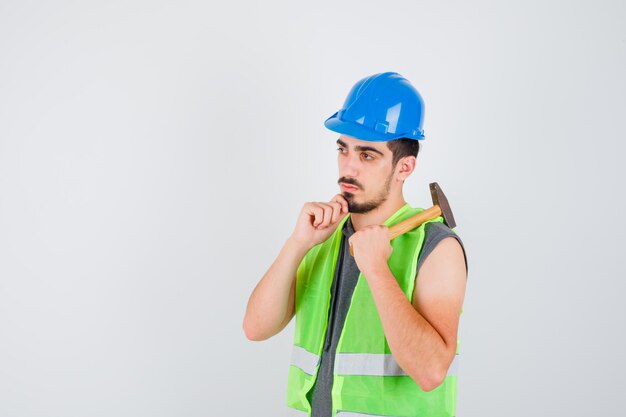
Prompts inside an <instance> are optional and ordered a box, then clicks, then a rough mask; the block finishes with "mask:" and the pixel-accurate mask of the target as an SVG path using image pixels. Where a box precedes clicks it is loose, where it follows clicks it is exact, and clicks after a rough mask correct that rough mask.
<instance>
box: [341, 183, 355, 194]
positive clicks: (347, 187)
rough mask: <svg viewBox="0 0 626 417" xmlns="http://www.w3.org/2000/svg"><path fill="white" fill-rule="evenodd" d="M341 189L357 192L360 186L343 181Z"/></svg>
mask: <svg viewBox="0 0 626 417" xmlns="http://www.w3.org/2000/svg"><path fill="white" fill-rule="evenodd" d="M341 189H342V190H343V191H348V192H355V191H358V190H359V189H358V187H355V186H354V185H350V184H346V183H343V182H342V183H341Z"/></svg>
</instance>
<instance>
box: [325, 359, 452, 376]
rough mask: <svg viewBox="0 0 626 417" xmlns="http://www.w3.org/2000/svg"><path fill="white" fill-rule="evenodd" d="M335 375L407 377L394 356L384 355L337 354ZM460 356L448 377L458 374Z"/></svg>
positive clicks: (449, 371)
mask: <svg viewBox="0 0 626 417" xmlns="http://www.w3.org/2000/svg"><path fill="white" fill-rule="evenodd" d="M336 357H337V359H336V362H335V373H337V374H338V375H370V376H406V375H407V373H406V372H404V370H403V369H402V368H401V367H400V365H398V362H396V359H395V358H394V357H393V355H392V354H384V353H337V354H336ZM458 362H459V355H458V354H457V355H454V359H453V360H452V363H451V364H450V368H449V369H448V375H456V374H457V372H458V366H459V364H458Z"/></svg>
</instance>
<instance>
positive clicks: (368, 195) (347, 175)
mask: <svg viewBox="0 0 626 417" xmlns="http://www.w3.org/2000/svg"><path fill="white" fill-rule="evenodd" d="M337 147H338V149H337V152H338V155H337V162H338V166H339V180H338V181H337V183H339V185H340V187H341V193H342V195H343V196H344V198H345V199H346V201H347V202H348V209H349V211H350V212H351V213H367V212H369V211H371V210H374V209H375V208H377V207H378V206H380V205H381V204H382V203H384V202H385V201H386V200H387V198H388V197H389V192H390V189H391V180H392V178H393V174H394V170H393V169H392V166H391V161H392V154H391V151H390V150H389V148H388V147H387V145H386V143H385V142H369V141H365V140H359V139H355V138H353V137H351V136H346V135H341V136H339V139H337ZM345 185H351V186H354V187H356V188H345V187H344V186H345Z"/></svg>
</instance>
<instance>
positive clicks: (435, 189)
mask: <svg viewBox="0 0 626 417" xmlns="http://www.w3.org/2000/svg"><path fill="white" fill-rule="evenodd" d="M429 186H430V196H431V197H432V199H433V206H432V207H431V208H428V209H426V210H424V211H421V212H419V213H417V214H416V215H414V216H411V217H409V218H408V219H405V220H402V221H401V222H399V223H396V224H394V225H393V226H391V227H390V228H389V240H393V239H395V238H397V237H398V236H400V235H402V234H404V233H406V232H410V231H411V230H413V229H415V228H416V227H418V226H419V225H421V224H422V223H425V222H427V221H428V220H431V219H434V218H435V217H437V216H442V217H443V222H444V223H445V224H446V225H447V226H448V227H449V228H450V229H452V228H454V227H456V223H455V222H454V216H453V215H452V210H451V209H450V204H449V203H448V199H447V198H446V195H445V194H444V193H443V191H441V187H439V184H437V183H436V182H431V183H430V184H429ZM350 255H352V256H354V251H353V249H352V245H350Z"/></svg>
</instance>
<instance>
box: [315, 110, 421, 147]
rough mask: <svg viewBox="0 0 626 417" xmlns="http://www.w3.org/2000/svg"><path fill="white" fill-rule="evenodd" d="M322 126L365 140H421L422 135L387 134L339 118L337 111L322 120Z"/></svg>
mask: <svg viewBox="0 0 626 417" xmlns="http://www.w3.org/2000/svg"><path fill="white" fill-rule="evenodd" d="M324 126H326V128H327V129H329V130H332V131H333V132H337V133H341V134H344V135H348V136H351V137H353V138H355V139H360V140H366V141H369V142H388V141H390V140H395V139H400V138H409V139H414V140H422V139H424V137H423V136H422V137H418V138H415V137H411V135H410V134H388V133H382V132H375V131H372V130H371V129H369V128H367V127H364V126H363V125H361V124H358V123H354V122H349V121H346V120H341V119H340V118H339V117H337V113H335V114H333V115H332V116H330V117H329V118H328V119H326V120H325V121H324Z"/></svg>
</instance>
